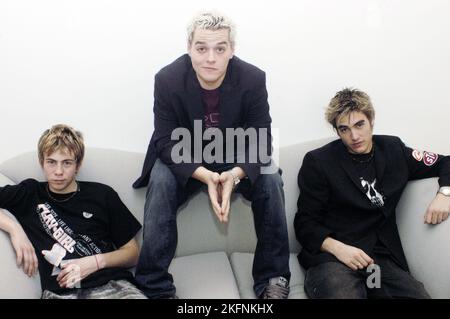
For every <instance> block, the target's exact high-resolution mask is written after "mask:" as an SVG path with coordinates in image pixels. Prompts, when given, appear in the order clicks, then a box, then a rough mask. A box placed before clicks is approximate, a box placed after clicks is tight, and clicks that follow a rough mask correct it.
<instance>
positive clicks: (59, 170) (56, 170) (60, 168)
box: [55, 164, 63, 175]
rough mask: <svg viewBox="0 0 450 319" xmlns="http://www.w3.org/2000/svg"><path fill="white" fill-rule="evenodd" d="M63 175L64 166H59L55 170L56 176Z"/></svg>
mask: <svg viewBox="0 0 450 319" xmlns="http://www.w3.org/2000/svg"><path fill="white" fill-rule="evenodd" d="M62 173H63V167H62V164H57V165H56V168H55V174H56V175H62Z"/></svg>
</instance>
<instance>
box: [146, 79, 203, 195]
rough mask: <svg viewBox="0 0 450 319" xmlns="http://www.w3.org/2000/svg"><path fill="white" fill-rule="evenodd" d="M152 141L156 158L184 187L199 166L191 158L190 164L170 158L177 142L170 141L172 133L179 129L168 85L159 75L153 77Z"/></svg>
mask: <svg viewBox="0 0 450 319" xmlns="http://www.w3.org/2000/svg"><path fill="white" fill-rule="evenodd" d="M153 112H154V127H155V131H154V139H155V147H156V152H157V154H158V157H159V158H160V159H161V161H162V162H163V163H164V164H166V165H167V166H168V167H169V169H170V170H171V171H172V173H173V174H174V175H175V177H176V179H177V180H178V182H179V183H180V184H181V185H183V186H184V185H186V183H187V181H188V179H189V177H191V176H192V174H193V172H194V171H195V170H196V169H197V168H198V167H199V166H201V164H199V163H194V160H193V159H192V157H191V154H190V152H189V156H190V157H191V160H190V162H188V163H186V162H181V163H175V162H174V161H173V158H172V155H171V154H172V148H173V147H174V146H175V145H176V144H177V143H178V142H179V141H177V140H172V139H171V136H172V132H173V131H174V130H175V129H177V128H179V127H180V123H178V120H177V117H176V113H175V110H174V109H173V106H172V104H171V102H170V98H169V89H168V84H167V83H165V81H164V78H163V77H161V76H160V75H159V74H157V75H156V76H155V90H154V107H153Z"/></svg>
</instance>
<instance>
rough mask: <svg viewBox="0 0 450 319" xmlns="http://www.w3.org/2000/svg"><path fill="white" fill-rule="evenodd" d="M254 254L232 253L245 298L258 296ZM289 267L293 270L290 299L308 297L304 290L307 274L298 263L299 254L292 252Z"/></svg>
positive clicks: (232, 259)
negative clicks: (254, 273)
mask: <svg viewBox="0 0 450 319" xmlns="http://www.w3.org/2000/svg"><path fill="white" fill-rule="evenodd" d="M253 256H254V254H250V253H233V254H231V266H232V267H233V271H234V275H235V276H236V280H237V284H238V287H239V293H240V295H241V298H245V299H254V298H256V295H255V292H254V291H253V277H252V266H253ZM289 268H290V270H291V280H290V282H289V286H290V288H291V291H290V293H289V299H305V298H307V296H306V294H305V291H304V290H303V282H304V279H305V274H304V272H303V269H302V268H301V267H300V265H299V263H298V260H297V254H290V258H289Z"/></svg>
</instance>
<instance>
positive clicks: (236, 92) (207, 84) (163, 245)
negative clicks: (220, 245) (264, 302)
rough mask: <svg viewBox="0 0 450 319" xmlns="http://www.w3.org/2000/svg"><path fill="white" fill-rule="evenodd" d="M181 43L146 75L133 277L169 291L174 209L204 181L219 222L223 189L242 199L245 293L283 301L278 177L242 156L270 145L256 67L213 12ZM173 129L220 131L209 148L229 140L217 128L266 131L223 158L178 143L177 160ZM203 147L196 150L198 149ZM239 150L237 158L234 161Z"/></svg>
mask: <svg viewBox="0 0 450 319" xmlns="http://www.w3.org/2000/svg"><path fill="white" fill-rule="evenodd" d="M187 49H188V54H185V55H183V56H181V57H180V58H178V59H177V60H175V61H174V62H172V63H171V64H169V65H168V66H166V67H164V68H163V69H162V70H161V71H159V72H158V73H157V74H156V77H155V90H154V97H155V100H154V127H155V129H154V132H153V136H152V138H151V141H150V144H149V147H148V150H147V156H146V158H145V162H144V167H143V170H142V174H141V176H140V177H139V179H138V180H137V181H136V182H135V183H134V185H133V186H134V187H136V188H137V187H147V189H148V190H147V198H146V204H145V217H144V241H143V246H142V249H141V255H140V258H139V262H138V265H137V268H136V279H137V281H138V282H139V285H140V288H141V289H142V290H143V291H144V292H145V294H146V295H147V296H148V297H149V298H173V297H176V295H175V291H176V290H175V285H174V284H173V278H172V275H171V274H170V273H169V272H168V268H169V265H170V263H171V261H172V259H173V257H174V255H175V250H176V246H177V225H176V213H177V209H178V207H179V206H180V205H181V204H183V203H184V202H185V201H186V200H187V199H188V198H189V196H191V195H192V194H193V193H194V192H196V191H197V190H198V189H199V188H200V187H202V186H206V187H207V189H208V194H209V199H210V202H211V205H212V207H213V210H214V212H215V214H216V215H217V218H218V219H219V221H220V222H227V221H228V218H229V213H230V197H231V194H232V192H233V191H236V192H240V193H242V194H243V196H244V197H245V198H247V199H248V200H250V201H251V202H252V210H253V214H254V220H255V230H256V234H257V237H258V244H257V246H256V250H255V257H254V263H253V279H254V291H255V294H256V296H257V297H260V298H287V296H288V293H289V284H288V283H289V278H290V271H289V242H288V234H287V226H286V216H285V209H284V192H283V182H282V179H281V173H280V172H279V171H278V170H276V172H275V173H271V174H264V173H262V172H263V171H264V170H263V167H264V165H265V163H263V161H261V160H260V159H257V160H255V161H252V160H250V159H249V156H248V155H249V154H252V153H253V154H255V153H256V154H261V153H260V152H259V151H260V150H261V148H259V147H260V145H264V146H265V150H264V153H265V154H269V156H270V154H271V151H272V150H271V134H270V129H271V117H270V114H269V104H268V102H267V90H266V80H265V73H264V72H263V71H261V70H260V69H258V68H257V67H255V66H253V65H251V64H249V63H246V62H244V61H242V60H240V59H239V58H237V57H236V56H234V49H235V26H234V24H233V23H232V22H231V20H229V19H228V18H227V17H225V16H224V15H222V14H220V13H214V12H206V13H202V14H199V15H197V16H196V17H195V18H194V19H193V20H192V22H191V24H190V25H189V27H188V41H187ZM198 123H200V125H199V126H197V125H198ZM196 127H199V130H196ZM180 129H182V130H184V132H188V133H190V134H191V136H194V139H195V138H198V136H195V134H196V133H197V132H198V131H200V134H201V135H203V133H205V132H209V133H211V132H214V133H215V134H219V133H220V134H221V136H223V140H222V139H221V141H222V142H220V143H219V142H218V140H219V139H215V142H216V143H218V144H220V145H219V146H225V145H227V144H230V142H231V141H230V139H227V136H226V134H224V132H225V131H226V130H227V129H246V130H250V131H251V130H253V131H256V130H259V129H263V130H265V131H264V132H267V133H268V134H267V135H266V136H265V137H261V136H258V138H259V141H260V142H262V143H257V144H258V145H256V144H255V143H251V142H248V141H247V142H246V143H245V149H243V150H236V151H235V152H234V153H232V154H227V155H231V156H227V157H226V158H225V159H224V160H222V159H223V158H220V160H214V161H209V160H207V159H205V157H204V156H203V157H202V158H200V159H199V158H197V157H196V156H195V153H196V152H194V148H195V146H194V148H193V147H190V144H189V143H188V144H189V146H187V147H186V148H184V150H185V151H186V153H187V154H186V153H184V154H183V158H184V159H186V157H187V160H183V161H180V160H179V159H180V158H179V157H180V156H178V154H174V149H176V147H177V145H178V141H176V140H173V139H172V135H173V133H174V132H175V131H177V130H180ZM197 134H198V133H197ZM215 136H217V135H215ZM200 138H201V137H200ZM203 142H205V141H204V140H203ZM205 144H206V142H205V143H203V146H202V148H201V149H200V153H202V151H205V150H206V149H207V148H206V147H205ZM208 145H209V144H208ZM263 148H264V147H263ZM175 153H176V152H175ZM203 154H204V153H203ZM242 154H243V157H245V160H243V161H242V160H238V158H239V157H240V155H242ZM215 155H217V154H215Z"/></svg>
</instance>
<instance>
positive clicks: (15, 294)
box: [0, 173, 41, 299]
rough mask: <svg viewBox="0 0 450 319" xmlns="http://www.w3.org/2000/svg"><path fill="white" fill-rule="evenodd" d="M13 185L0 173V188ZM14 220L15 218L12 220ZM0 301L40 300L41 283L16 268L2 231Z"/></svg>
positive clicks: (12, 251)
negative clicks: (13, 299) (18, 299)
mask: <svg viewBox="0 0 450 319" xmlns="http://www.w3.org/2000/svg"><path fill="white" fill-rule="evenodd" d="M8 184H14V183H13V182H12V181H11V180H10V179H9V178H7V177H6V176H4V175H3V174H1V173H0V187H2V186H5V185H8ZM0 210H1V212H2V213H5V214H7V215H9V216H10V217H12V218H14V216H12V215H11V214H10V213H9V212H8V211H6V210H4V209H0ZM14 219H15V218H14ZM0 254H1V257H0V260H1V262H0V282H1V285H0V299H4V298H5V299H6V298H21V299H22V298H23V299H31V298H40V296H41V283H40V280H39V275H36V276H34V277H32V278H28V276H27V275H25V274H24V272H23V271H22V268H19V267H17V264H16V254H15V252H14V249H13V247H12V245H11V242H10V240H9V236H8V234H7V233H5V232H4V231H0Z"/></svg>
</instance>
